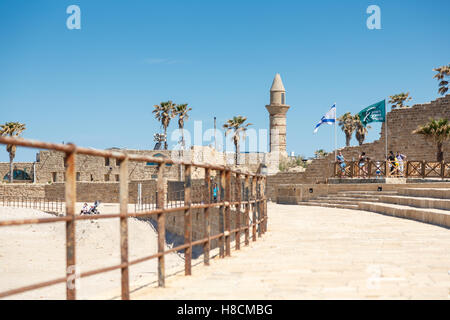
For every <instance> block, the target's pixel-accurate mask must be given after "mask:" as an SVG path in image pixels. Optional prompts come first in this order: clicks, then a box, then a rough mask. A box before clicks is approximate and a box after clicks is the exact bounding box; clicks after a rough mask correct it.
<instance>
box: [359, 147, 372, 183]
mask: <svg viewBox="0 0 450 320" xmlns="http://www.w3.org/2000/svg"><path fill="white" fill-rule="evenodd" d="M368 159H369V158H367V156H366V153H365V152H361V154H360V155H359V160H358V167H359V175H360V176H362V177H366V175H367V173H368V172H367V166H366V162H367V160H368Z"/></svg>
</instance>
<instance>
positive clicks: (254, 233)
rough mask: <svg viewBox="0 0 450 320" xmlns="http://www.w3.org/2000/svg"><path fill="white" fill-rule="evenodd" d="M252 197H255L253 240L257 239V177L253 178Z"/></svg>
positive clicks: (253, 206)
mask: <svg viewBox="0 0 450 320" xmlns="http://www.w3.org/2000/svg"><path fill="white" fill-rule="evenodd" d="M251 186H252V197H253V198H254V200H255V202H254V203H253V205H252V224H253V225H252V240H253V241H256V206H257V205H258V202H257V195H256V177H253V178H252V184H251Z"/></svg>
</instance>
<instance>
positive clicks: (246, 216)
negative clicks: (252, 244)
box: [244, 174, 250, 246]
mask: <svg viewBox="0 0 450 320" xmlns="http://www.w3.org/2000/svg"><path fill="white" fill-rule="evenodd" d="M249 184H250V182H249V175H248V174H246V175H245V182H244V190H245V201H246V204H245V226H246V229H245V237H244V239H245V240H244V241H245V245H246V246H248V244H249V235H250V217H249V211H250V204H249V201H250V197H249Z"/></svg>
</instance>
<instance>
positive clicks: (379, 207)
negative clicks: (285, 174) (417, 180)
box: [299, 188, 450, 228]
mask: <svg viewBox="0 0 450 320" xmlns="http://www.w3.org/2000/svg"><path fill="white" fill-rule="evenodd" d="M299 204H300V205H311V206H322V207H331V208H342V209H355V210H365V211H371V212H376V213H381V214H385V215H390V216H394V217H398V218H406V219H412V220H416V221H420V222H425V223H430V224H434V225H439V226H443V227H446V228H450V188H447V189H446V188H402V189H399V190H398V191H346V192H338V193H337V194H330V195H327V196H320V197H317V198H315V199H312V200H309V201H305V202H300V203H299Z"/></svg>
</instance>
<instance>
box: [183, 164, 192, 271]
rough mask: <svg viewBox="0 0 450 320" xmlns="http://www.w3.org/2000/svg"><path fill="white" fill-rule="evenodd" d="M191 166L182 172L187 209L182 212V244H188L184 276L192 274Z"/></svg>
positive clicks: (185, 253)
mask: <svg viewBox="0 0 450 320" xmlns="http://www.w3.org/2000/svg"><path fill="white" fill-rule="evenodd" d="M191 187H192V181H191V166H190V165H187V166H185V171H184V205H185V206H188V209H187V210H185V211H184V244H189V246H188V247H186V249H185V250H184V274H185V275H186V276H190V275H191V274H192V270H191V269H192V261H191V260H192V212H191Z"/></svg>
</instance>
